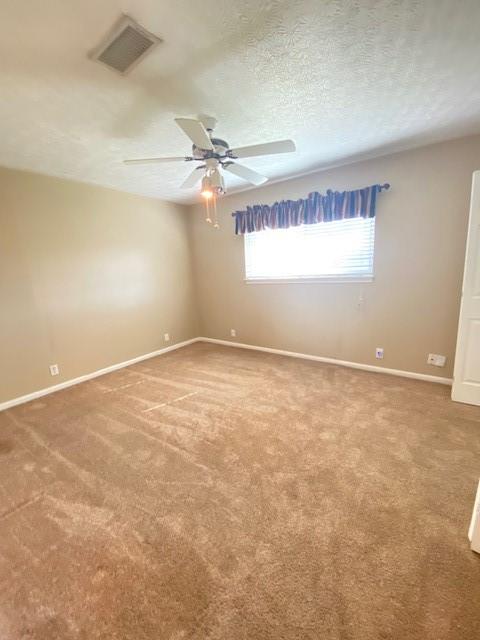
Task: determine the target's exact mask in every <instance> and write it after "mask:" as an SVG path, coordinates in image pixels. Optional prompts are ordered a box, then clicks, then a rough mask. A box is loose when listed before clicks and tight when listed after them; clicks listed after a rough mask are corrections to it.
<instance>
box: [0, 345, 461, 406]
mask: <svg viewBox="0 0 480 640" xmlns="http://www.w3.org/2000/svg"><path fill="white" fill-rule="evenodd" d="M194 342H211V343H213V344H221V345H224V346H226V347H237V348H240V349H252V350H253V351H264V352H266V353H276V354H277V355H280V356H289V357H291V358H303V359H304V360H314V361H316V362H325V363H327V364H336V365H339V366H341V367H350V368H351V369H362V370H363V371H373V372H375V373H386V374H388V375H392V376H400V377H402V378H413V379H414V380H425V381H427V382H437V383H439V384H448V385H451V384H452V382H453V380H452V379H451V378H442V377H441V376H431V375H428V374H425V373H415V371H402V370H401V369H387V368H386V367H378V366H375V365H373V364H361V363H360V362H349V361H348V360H337V359H336V358H324V357H323V356H314V355H310V354H308V353H296V352H294V351H284V350H283V349H271V348H270V347H259V346H257V345H253V344H243V343H242V342H231V341H230V340H218V339H217V338H205V337H198V338H191V339H190V340H184V341H183V342H177V343H176V344H172V345H170V346H169V347H164V348H163V349H158V351H152V352H151V353H146V354H144V355H142V356H137V357H136V358H132V359H131V360H126V361H125V362H119V363H118V364H112V365H110V366H109V367H105V368H104V369H98V371H93V372H92V373H86V374H85V375H83V376H79V377H78V378H73V379H71V380H65V382H60V384H55V385H53V386H51V387H45V388H44V389H39V390H38V391H33V392H32V393H27V394H26V395H24V396H19V397H18V398H13V399H12V400H7V401H6V402H1V403H0V411H5V409H10V408H11V407H15V406H17V405H18V404H23V403H24V402H30V401H31V400H36V399H37V398H41V397H42V396H46V395H48V394H49V393H54V392H55V391H61V390H62V389H67V388H68V387H73V385H75V384H79V383H80V382H85V381H86V380H91V379H92V378H97V377H98V376H103V375H105V374H106V373H111V372H112V371H116V370H117V369H123V368H124V367H128V366H130V365H131V364H135V363H136V362H141V361H142V360H148V359H149V358H155V356H160V355H162V354H163V353H168V352H169V351H173V350H175V349H181V347H186V346H187V345H189V344H193V343H194Z"/></svg>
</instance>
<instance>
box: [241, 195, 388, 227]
mask: <svg viewBox="0 0 480 640" xmlns="http://www.w3.org/2000/svg"><path fill="white" fill-rule="evenodd" d="M389 188H390V185H389V184H382V185H380V184H374V185H372V186H371V187H365V188H364V189H357V190H356V191H331V190H330V189H329V190H328V191H327V193H326V194H325V195H324V194H322V193H318V191H313V192H312V193H309V194H308V196H307V197H306V198H301V199H300V200H282V201H281V202H275V203H274V204H272V205H268V204H254V205H252V206H251V207H247V209H246V210H245V211H235V212H234V213H232V216H233V217H234V218H235V233H236V234H237V235H242V234H244V233H253V232H254V231H263V230H265V229H288V227H298V226H300V225H302V224H317V223H318V222H331V221H333V220H343V219H346V218H373V217H374V216H375V204H376V200H377V193H380V191H383V189H389Z"/></svg>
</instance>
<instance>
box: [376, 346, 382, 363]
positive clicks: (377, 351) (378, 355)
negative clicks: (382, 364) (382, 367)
mask: <svg viewBox="0 0 480 640" xmlns="http://www.w3.org/2000/svg"><path fill="white" fill-rule="evenodd" d="M375 358H377V360H383V347H377V348H376V349H375Z"/></svg>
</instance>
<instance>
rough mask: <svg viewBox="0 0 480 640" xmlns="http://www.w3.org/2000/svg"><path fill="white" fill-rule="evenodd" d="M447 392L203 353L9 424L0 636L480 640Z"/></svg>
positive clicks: (460, 411) (468, 483) (463, 432)
mask: <svg viewBox="0 0 480 640" xmlns="http://www.w3.org/2000/svg"><path fill="white" fill-rule="evenodd" d="M449 392H450V389H449V388H448V387H444V386H441V385H435V384H430V383H423V382H417V381H412V380H406V379H401V378H396V377H391V376H387V375H378V374H373V373H372V374H371V373H366V372H361V371H355V370H352V369H346V368H342V367H336V366H333V365H323V364H319V363H314V362H308V361H302V360H297V359H293V358H285V357H280V356H274V355H269V354H262V353H257V352H251V351H244V350H241V349H232V348H225V347H219V346H214V345H208V344H200V343H198V344H195V345H192V346H190V347H187V348H184V349H181V350H178V351H176V352H172V353H170V354H168V355H165V356H161V357H158V358H155V359H152V360H148V361H145V362H143V363H140V364H137V365H134V366H132V367H129V368H128V369H123V370H120V371H118V372H116V373H112V374H109V375H106V376H103V377H101V378H97V379H95V380H92V381H90V382H86V383H84V384H82V385H78V386H76V387H72V388H71V389H68V390H66V391H63V392H59V393H56V394H53V395H50V396H47V397H45V398H42V399H41V400H38V401H35V402H31V403H29V404H25V405H22V406H19V407H16V408H15V409H12V410H9V411H6V412H3V413H0V489H1V491H0V513H1V516H0V638H1V640H19V639H22V640H23V639H26V640H57V639H58V640H59V639H62V640H63V639H70V638H71V639H80V640H94V639H96V638H102V640H107V639H108V640H117V639H118V640H203V639H208V640H267V639H268V640H293V639H295V640H306V639H308V640H333V639H338V640H357V639H358V640H360V639H361V640H367V639H368V640H374V639H375V640H377V639H398V640H444V639H447V638H448V639H449V640H463V639H471V640H474V639H475V640H478V638H480V556H476V555H475V554H473V553H472V552H471V551H470V550H469V547H468V542H467V539H466V530H467V527H468V523H469V519H470V514H471V509H472V504H473V499H474V494H475V489H476V483H477V482H478V477H479V476H480V409H478V408H474V407H470V406H466V405H461V404H455V403H453V402H451V401H450V399H449Z"/></svg>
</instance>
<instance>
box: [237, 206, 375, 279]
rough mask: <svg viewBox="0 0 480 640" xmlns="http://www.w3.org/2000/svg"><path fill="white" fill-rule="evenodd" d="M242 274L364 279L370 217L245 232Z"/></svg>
mask: <svg viewBox="0 0 480 640" xmlns="http://www.w3.org/2000/svg"><path fill="white" fill-rule="evenodd" d="M244 238H245V277H246V279H247V280H251V281H255V280H296V279H298V280H305V279H307V280H308V279H311V280H315V279H327V280H328V279H332V280H337V279H338V280H342V279H344V280H349V279H370V278H372V276H373V248H374V240H375V218H352V219H350V220H338V221H335V222H322V223H320V224H311V225H302V226H300V227H290V228H288V229H268V230H266V231H259V232H256V233H247V234H245V236H244Z"/></svg>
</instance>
